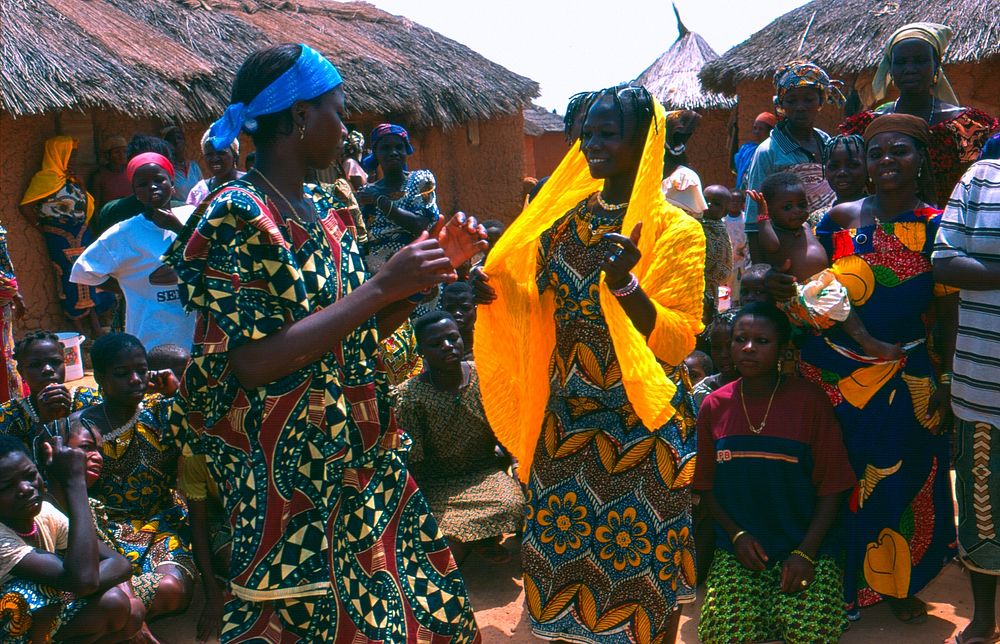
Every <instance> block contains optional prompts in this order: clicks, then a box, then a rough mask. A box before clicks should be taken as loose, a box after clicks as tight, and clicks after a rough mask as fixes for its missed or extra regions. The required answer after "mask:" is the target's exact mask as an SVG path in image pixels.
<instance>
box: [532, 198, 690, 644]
mask: <svg viewBox="0 0 1000 644" xmlns="http://www.w3.org/2000/svg"><path fill="white" fill-rule="evenodd" d="M589 201H593V200H592V199H591V200H589ZM620 228H621V218H620V217H619V218H607V219H604V218H600V217H597V216H595V215H593V214H592V208H591V207H590V204H589V203H588V200H585V201H583V202H581V203H580V204H579V205H578V206H577V207H576V208H574V209H573V210H572V211H570V212H569V213H567V214H566V215H565V216H564V217H563V218H561V219H560V220H558V221H557V222H556V224H555V225H554V226H553V227H552V228H550V229H549V231H548V232H546V233H545V234H544V235H543V236H542V239H541V246H540V256H539V259H538V274H537V278H538V290H539V292H544V291H545V290H547V289H552V290H553V291H555V306H556V348H555V352H554V354H553V356H552V363H551V370H550V374H551V379H550V395H549V402H548V407H547V409H546V412H545V420H544V423H543V426H542V435H541V438H540V440H539V441H538V445H537V448H536V451H535V455H534V462H533V465H532V469H531V478H530V481H529V487H528V494H529V498H528V513H527V521H526V527H525V533H524V540H523V543H522V561H523V566H524V586H525V593H526V597H527V603H528V609H529V614H530V616H531V624H532V629H533V631H534V633H535V634H536V635H538V636H539V637H542V638H545V639H564V640H570V641H574V642H635V641H639V642H655V641H658V640H657V638H660V637H662V636H663V635H664V634H665V631H666V630H667V627H668V624H669V620H670V618H671V616H672V614H673V613H674V611H675V610H676V609H677V605H678V604H681V603H686V602H690V601H693V600H694V594H695V591H694V587H695V559H694V539H693V534H692V523H691V515H690V507H691V499H690V494H689V491H688V489H687V486H686V484H681V483H679V480H680V478H679V477H677V476H676V474H677V473H678V472H681V471H682V469H684V467H685V465H690V466H692V467H693V462H694V457H695V430H694V415H693V413H692V410H693V409H694V406H693V401H692V400H691V397H690V394H689V391H690V382H689V381H688V379H687V375H686V372H684V371H683V369H678V370H676V372H672V371H671V376H672V379H673V380H674V381H675V382H676V384H677V393H676V395H675V396H674V399H673V400H672V401H671V402H672V404H673V406H674V408H675V409H676V410H677V413H676V414H675V416H674V417H673V419H671V420H670V421H669V422H668V423H667V424H666V425H664V426H663V427H660V428H657V429H656V430H655V431H650V430H649V429H647V428H645V427H644V426H643V425H642V423H641V421H640V420H639V417H638V416H637V415H636V413H635V411H634V410H633V408H632V405H631V403H630V402H629V400H628V398H627V397H626V393H625V388H624V386H623V385H622V382H621V367H620V365H619V363H618V357H617V356H616V355H615V350H614V347H613V345H612V340H611V335H610V333H609V331H608V326H607V323H606V322H605V318H604V314H603V313H602V310H601V302H600V298H599V297H598V295H599V289H598V279H599V276H600V272H601V271H600V267H601V264H602V263H603V261H604V259H605V258H606V257H607V256H608V253H609V251H610V250H611V247H610V246H609V245H608V242H606V241H604V238H603V236H604V235H605V234H606V233H617V232H619V230H620ZM664 368H665V369H668V371H669V370H670V368H669V367H666V366H665V367H664ZM682 372H683V374H684V375H682ZM674 486H679V487H678V488H677V489H672V488H673V487H674Z"/></svg>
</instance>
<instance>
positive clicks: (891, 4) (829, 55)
mask: <svg viewBox="0 0 1000 644" xmlns="http://www.w3.org/2000/svg"><path fill="white" fill-rule="evenodd" d="M911 22H938V23H943V24H946V25H949V26H950V27H951V28H952V30H953V31H954V38H953V40H952V41H951V45H950V46H949V48H948V51H947V52H946V54H945V57H944V62H945V63H964V62H977V61H980V60H984V59H986V58H993V57H997V56H1000V0H813V2H810V3H808V4H806V5H804V6H802V7H799V8H798V9H795V10H794V11H790V12H788V13H786V14H785V15H783V16H781V17H780V18H778V19H777V20H775V21H774V22H772V23H771V24H769V25H768V26H767V27H765V28H764V29H761V30H760V31H758V32H757V33H755V34H754V35H752V36H750V38H749V39H747V40H746V41H744V42H743V43H741V44H739V45H737V46H736V47H733V48H732V49H730V50H729V51H728V52H726V53H725V54H723V55H722V57H720V58H719V59H718V60H715V61H713V62H711V63H709V64H707V65H705V67H704V68H703V69H702V72H701V80H702V83H703V84H704V85H705V87H707V88H710V89H713V90H715V91H721V92H733V91H735V89H736V85H737V84H738V83H740V82H743V81H747V80H754V79H763V78H768V79H769V78H770V77H771V75H772V74H773V73H774V70H775V69H776V68H777V67H778V66H780V65H781V64H782V63H784V62H786V61H788V60H793V59H796V58H806V59H808V60H812V61H814V62H815V63H817V64H818V65H820V66H822V67H823V68H825V69H826V70H827V71H828V72H830V73H831V74H833V75H834V76H836V75H846V74H852V73H857V72H860V71H862V70H866V69H874V68H875V67H876V66H877V65H878V61H879V59H880V58H881V56H882V47H883V45H884V43H885V41H886V39H888V37H889V36H890V35H891V34H892V32H894V31H895V30H896V29H898V28H900V27H902V26H903V25H905V24H908V23H911Z"/></svg>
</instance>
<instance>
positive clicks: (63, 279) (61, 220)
mask: <svg viewBox="0 0 1000 644" xmlns="http://www.w3.org/2000/svg"><path fill="white" fill-rule="evenodd" d="M76 148H77V141H76V139H74V138H72V137H69V136H55V137H52V138H51V139H49V140H48V141H46V142H45V154H44V156H43V157H42V169H41V170H40V171H39V172H36V173H35V176H33V177H32V178H31V183H30V184H28V189H27V190H26V191H25V193H24V198H22V199H21V214H22V215H24V217H25V219H27V220H28V221H29V222H30V223H31V224H33V225H35V226H38V227H39V228H41V231H42V235H43V236H44V237H45V246H46V248H47V249H48V251H49V259H51V260H52V266H53V270H54V271H55V275H56V279H58V280H59V288H60V295H59V299H60V301H61V304H62V308H63V313H65V314H66V317H68V318H69V319H70V320H71V321H72V322H73V324H74V325H75V326H76V330H77V332H79V333H81V334H82V333H86V332H88V331H89V333H90V334H91V338H97V337H99V336H100V335H101V323H100V321H99V320H98V318H97V314H98V313H101V312H103V311H105V310H106V309H109V308H111V305H112V304H114V296H113V295H112V294H110V293H98V292H97V291H96V290H95V289H94V287H92V286H86V285H83V284H74V283H72V282H70V281H69V275H70V271H71V270H72V269H73V262H75V261H76V258H77V257H79V256H80V253H82V252H83V249H84V248H86V247H87V246H88V245H89V244H90V242H92V241H93V240H94V237H93V235H92V234H91V233H90V230H89V229H88V228H87V222H89V221H90V216H91V215H92V214H94V198H93V197H91V196H90V193H89V192H87V190H86V188H84V187H83V183H81V182H80V180H79V179H78V178H77V176H76V171H75V167H74V164H73V160H74V159H73V157H74V156H75V155H76Z"/></svg>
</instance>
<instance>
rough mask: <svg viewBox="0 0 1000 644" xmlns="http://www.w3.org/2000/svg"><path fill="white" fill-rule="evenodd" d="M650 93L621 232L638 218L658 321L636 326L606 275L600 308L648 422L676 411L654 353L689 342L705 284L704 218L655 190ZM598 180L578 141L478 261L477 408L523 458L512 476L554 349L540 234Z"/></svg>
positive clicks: (659, 111) (656, 129)
mask: <svg viewBox="0 0 1000 644" xmlns="http://www.w3.org/2000/svg"><path fill="white" fill-rule="evenodd" d="M653 102H654V116H653V120H652V122H651V124H650V126H649V131H648V133H647V135H646V141H645V145H644V148H643V153H642V159H641V161H640V165H639V171H638V174H637V176H636V180H635V184H634V186H633V188H632V195H631V199H630V200H629V206H628V209H627V211H626V213H625V218H624V221H623V222H622V234H624V235H628V234H629V233H631V231H632V229H633V227H634V226H635V225H636V224H637V223H639V222H642V236H641V238H640V240H639V250H640V251H641V253H642V258H641V259H640V260H639V263H638V264H636V266H635V268H634V269H633V273H635V275H636V277H637V278H638V280H639V284H640V285H641V286H642V288H643V290H644V291H645V293H646V294H647V295H648V296H649V298H650V300H652V302H653V304H654V306H655V307H656V325H655V327H654V329H653V331H652V333H650V335H649V338H648V339H647V338H644V337H643V336H642V334H640V333H639V331H637V330H636V329H635V327H634V326H633V324H632V322H631V320H630V319H629V317H628V315H627V314H626V313H625V311H624V310H623V309H622V307H621V305H620V304H619V303H618V301H617V299H616V298H615V296H614V295H612V294H611V292H610V291H609V290H608V287H607V285H605V284H604V277H603V276H602V277H601V280H600V301H601V308H602V310H603V312H604V319H605V321H606V322H607V325H608V330H609V332H610V335H611V340H612V344H613V345H614V349H615V353H616V354H617V357H618V361H619V363H620V365H621V371H622V383H623V385H624V387H625V393H626V395H627V396H628V399H629V402H631V404H632V407H633V408H634V410H635V412H636V414H637V415H638V417H639V418H640V419H641V420H642V422H643V424H644V425H645V426H646V427H647V428H649V429H650V430H654V429H658V428H659V427H661V426H662V425H663V424H665V423H666V422H667V421H669V420H670V419H671V417H672V416H673V415H674V412H675V410H674V408H673V406H672V405H671V401H672V400H673V397H674V394H675V392H676V386H675V385H674V383H673V382H672V381H671V380H670V379H669V378H668V377H667V376H666V374H665V372H664V370H663V367H662V366H661V365H660V364H659V363H658V362H657V359H659V360H661V361H663V362H665V363H667V364H671V365H677V364H680V363H681V362H682V361H683V360H684V358H685V357H686V356H687V355H688V354H689V353H690V352H691V351H692V350H693V349H694V336H695V335H696V334H697V333H699V332H700V331H701V329H702V328H703V327H702V323H701V316H702V293H703V291H704V288H705V286H704V285H705V281H704V273H705V234H704V232H702V228H701V225H700V224H699V223H698V222H697V221H695V220H694V219H693V218H691V217H689V216H688V215H686V214H685V213H683V212H682V211H681V210H679V209H677V208H675V207H674V206H671V205H669V204H668V203H667V202H666V200H665V199H664V198H663V193H662V192H660V182H661V180H662V179H663V152H664V144H665V141H666V120H665V118H666V113H665V112H664V109H663V106H662V105H660V104H659V102H657V101H656V100H655V99H654V101H653ZM602 187H603V181H602V180H599V179H594V178H593V177H591V176H590V170H589V168H588V166H587V161H586V159H585V158H584V155H583V153H582V152H581V150H580V144H579V142H577V143H576V144H575V145H574V146H573V148H572V149H571V150H570V151H569V153H568V154H567V155H566V157H565V158H564V159H563V160H562V162H561V163H560V164H559V167H558V168H556V170H555V172H553V173H552V176H551V177H550V178H549V180H548V182H547V183H546V184H545V187H543V188H542V190H541V192H540V193H539V194H538V196H537V197H536V198H535V199H534V201H532V202H531V203H530V204H529V205H528V206H527V207H526V208H525V210H524V211H523V212H522V213H521V214H520V216H519V217H518V218H517V219H516V220H515V221H514V223H513V224H512V225H511V226H510V228H508V229H507V231H506V232H505V233H504V235H503V237H501V238H500V241H499V242H498V243H497V245H496V248H494V249H493V250H492V251H491V252H490V254H489V258H488V259H487V261H486V265H485V267H484V271H485V272H486V274H487V275H488V276H489V284H490V285H491V286H492V287H493V288H494V289H495V290H496V294H497V299H496V301H494V302H493V303H492V304H490V305H488V306H480V307H479V312H478V319H477V322H476V329H475V342H474V352H475V360H476V368H477V370H478V371H479V385H480V389H481V391H482V396H483V407H484V409H485V411H486V415H487V418H488V419H489V422H490V426H491V427H492V428H493V431H494V432H495V434H496V436H497V438H498V439H499V440H500V442H501V443H502V444H503V445H504V446H505V447H506V448H507V449H508V450H509V451H510V453H511V454H512V455H513V456H514V457H515V458H517V459H518V461H519V462H520V467H519V476H520V477H521V480H522V481H525V482H527V480H528V474H529V471H530V468H531V461H532V457H533V455H534V451H535V445H536V443H537V442H538V437H539V435H540V433H541V430H542V422H543V418H544V415H545V407H546V403H547V402H548V398H549V363H550V359H551V357H552V352H553V350H554V349H555V331H556V330H555V321H554V316H555V302H554V297H553V294H552V292H551V291H550V290H547V291H546V292H545V293H544V295H540V294H539V292H538V287H537V284H536V280H535V275H536V269H537V261H538V252H539V242H540V237H541V235H542V233H544V232H545V231H546V230H548V229H549V228H551V227H552V225H553V224H554V223H555V222H556V221H557V220H558V219H559V218H561V217H562V216H563V215H565V214H566V213H567V212H569V211H570V210H572V209H573V208H574V207H575V206H576V205H577V204H578V203H580V202H581V201H582V200H584V199H585V198H587V197H588V196H589V195H591V194H593V193H594V192H597V191H599V190H601V189H602Z"/></svg>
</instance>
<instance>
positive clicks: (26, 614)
mask: <svg viewBox="0 0 1000 644" xmlns="http://www.w3.org/2000/svg"><path fill="white" fill-rule="evenodd" d="M86 605H87V600H86V599H78V598H76V597H74V596H73V595H72V594H70V593H67V592H64V591H62V590H56V589H55V588H51V587H49V586H43V585H41V584H37V583H35V582H33V581H27V580H24V579H17V578H13V579H9V580H7V581H6V582H5V583H4V584H3V586H2V587H0V641H2V642H5V644H21V643H22V642H23V643H24V644H27V643H28V642H31V641H32V637H31V636H32V634H34V635H35V636H36V639H37V636H41V635H42V633H39V632H38V630H37V628H36V629H35V632H34V633H32V626H34V623H35V619H36V617H38V615H39V611H42V610H43V609H48V610H46V611H45V613H46V614H45V619H46V620H47V621H48V622H49V626H48V628H46V629H45V630H46V633H47V635H48V636H49V638H51V636H52V635H55V633H56V632H57V631H58V630H59V629H60V628H62V627H63V625H65V624H66V623H67V622H69V621H70V620H71V619H73V618H74V617H76V615H77V613H79V612H80V611H81V610H82V609H83V607H84V606H86Z"/></svg>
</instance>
